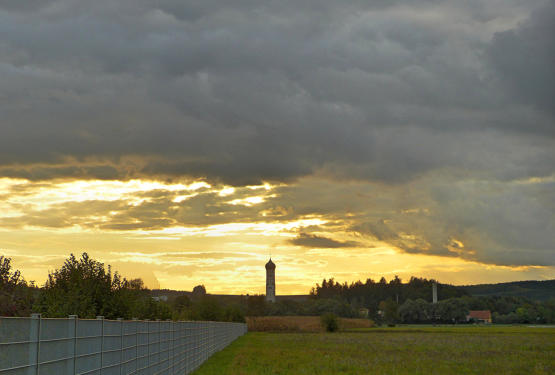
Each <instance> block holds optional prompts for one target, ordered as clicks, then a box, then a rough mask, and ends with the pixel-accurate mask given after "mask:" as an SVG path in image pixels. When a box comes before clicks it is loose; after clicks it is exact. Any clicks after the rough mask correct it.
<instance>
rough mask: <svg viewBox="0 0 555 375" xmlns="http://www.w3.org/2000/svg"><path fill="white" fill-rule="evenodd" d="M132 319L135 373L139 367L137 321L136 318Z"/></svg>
mask: <svg viewBox="0 0 555 375" xmlns="http://www.w3.org/2000/svg"><path fill="white" fill-rule="evenodd" d="M133 321H134V322H135V373H137V369H138V368H139V363H138V362H139V334H138V331H139V328H138V327H139V322H138V321H137V318H133Z"/></svg>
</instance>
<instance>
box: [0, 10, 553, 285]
mask: <svg viewBox="0 0 555 375" xmlns="http://www.w3.org/2000/svg"><path fill="white" fill-rule="evenodd" d="M554 18H555V4H554V3H553V1H546V0H530V1H506V0H476V1H472V2H461V1H456V0H446V1H442V2H437V1H429V0H415V1H403V0H400V1H390V2H383V1H377V2H360V1H355V0H346V1H342V2H333V1H325V0H324V1H322V2H319V3H318V6H315V5H314V4H313V2H310V1H304V0H300V1H294V2H288V1H285V2H252V3H251V2H249V3H245V2H233V1H232V2H225V3H221V2H211V1H204V2H195V1H189V0H184V1H183V0H179V1H178V0H163V1H158V2H143V1H131V0H117V1H113V0H98V1H94V2H87V3H77V2H75V1H70V0H45V1H39V2H36V1H11V0H9V1H3V2H0V33H1V35H2V36H3V37H2V42H1V43H0V254H2V255H6V256H10V257H12V258H13V261H14V266H15V267H16V268H19V269H21V270H22V272H23V274H24V276H25V277H26V278H27V279H32V280H36V281H37V282H39V283H42V282H44V280H45V278H46V276H47V274H48V271H49V270H53V269H55V268H56V267H59V266H60V265H61V264H62V262H63V260H64V259H65V258H67V256H68V255H69V254H70V253H72V252H73V253H76V254H79V253H81V252H83V251H87V252H88V253H89V254H90V255H91V256H93V257H95V258H97V259H100V260H102V261H103V262H105V263H108V264H113V265H114V266H115V267H116V268H117V269H120V270H121V272H122V273H124V274H126V275H129V276H130V277H131V276H132V277H142V278H144V279H145V281H146V282H147V284H148V285H150V286H156V287H157V286H160V287H163V288H172V289H191V288H192V287H193V286H195V285H197V284H205V285H206V286H207V288H208V291H209V292H214V293H218V292H221V293H254V292H263V291H264V267H263V266H264V263H265V262H266V261H267V259H268V257H269V256H270V254H271V256H272V259H274V260H275V263H276V265H277V274H276V277H277V291H278V294H279V293H283V294H286V293H307V292H308V291H309V290H310V287H311V286H313V285H314V284H315V283H316V282H320V281H321V279H322V278H324V277H326V278H328V277H335V278H336V279H337V280H340V281H354V280H356V279H365V278H367V277H373V278H379V277H381V276H385V277H386V278H391V277H393V276H394V275H396V274H397V275H399V276H401V277H403V278H405V279H406V278H408V277H410V276H411V275H415V276H425V277H433V278H437V279H439V280H440V281H442V282H452V283H456V284H470V283H479V282H501V281H512V280H523V279H550V278H554V277H555V249H554V245H553V244H554V243H555V237H554V235H553V233H555V169H554V166H555V152H554V151H553V150H555V112H554V110H553V108H554V107H553V104H552V101H553V97H555V81H554V79H555V74H553V73H554V71H553V69H554V67H553V57H554V56H555V42H554V35H555V23H553V19H554ZM60 40H63V43H60V42H59V41H60Z"/></svg>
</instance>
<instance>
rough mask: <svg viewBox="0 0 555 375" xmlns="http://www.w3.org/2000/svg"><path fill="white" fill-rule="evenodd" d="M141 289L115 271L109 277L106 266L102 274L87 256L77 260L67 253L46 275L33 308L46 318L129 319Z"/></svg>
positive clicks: (99, 264)
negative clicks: (62, 261) (63, 259)
mask: <svg viewBox="0 0 555 375" xmlns="http://www.w3.org/2000/svg"><path fill="white" fill-rule="evenodd" d="M141 290H142V281H137V280H135V281H133V282H128V281H127V280H125V279H123V278H121V277H120V275H119V274H118V273H117V272H116V273H114V274H112V271H111V268H110V266H108V271H106V269H105V268H104V264H103V263H100V262H98V261H96V260H94V259H92V258H90V257H89V255H88V254H87V253H83V254H82V255H81V259H79V260H78V259H77V258H75V256H74V255H73V254H71V255H70V257H69V258H68V259H67V260H66V261H65V262H64V264H63V266H62V267H61V268H60V269H57V270H55V271H54V272H51V273H50V274H49V275H48V280H47V281H46V284H45V285H44V288H43V290H42V293H41V296H40V299H39V301H38V303H37V306H36V307H37V309H38V311H39V312H41V313H43V314H44V315H45V316H47V317H67V316H68V315H78V316H79V317H81V318H94V317H96V316H98V315H102V316H105V317H106V318H109V319H115V318H118V317H123V318H130V317H131V316H130V315H131V314H132V312H133V308H134V305H135V302H136V300H137V298H138V297H139V295H140V291H141ZM135 307H136V306H135Z"/></svg>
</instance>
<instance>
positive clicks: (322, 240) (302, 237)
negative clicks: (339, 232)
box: [288, 233, 361, 249]
mask: <svg viewBox="0 0 555 375" xmlns="http://www.w3.org/2000/svg"><path fill="white" fill-rule="evenodd" d="M288 242H289V243H291V244H293V245H295V246H301V247H308V248H324V249H326V248H329V249H335V248H342V247H360V246H361V244H360V243H358V242H356V241H338V240H334V239H332V238H327V237H322V236H318V235H315V234H307V233H300V234H299V235H298V236H297V237H296V238H293V239H290V240H289V241H288Z"/></svg>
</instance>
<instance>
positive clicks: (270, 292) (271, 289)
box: [266, 258, 276, 302]
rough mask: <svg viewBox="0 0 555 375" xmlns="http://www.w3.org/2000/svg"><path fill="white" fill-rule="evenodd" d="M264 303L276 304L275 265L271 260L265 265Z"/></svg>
mask: <svg viewBox="0 0 555 375" xmlns="http://www.w3.org/2000/svg"><path fill="white" fill-rule="evenodd" d="M266 301H268V302H276V265H275V264H274V262H272V258H270V260H269V261H268V263H266Z"/></svg>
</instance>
